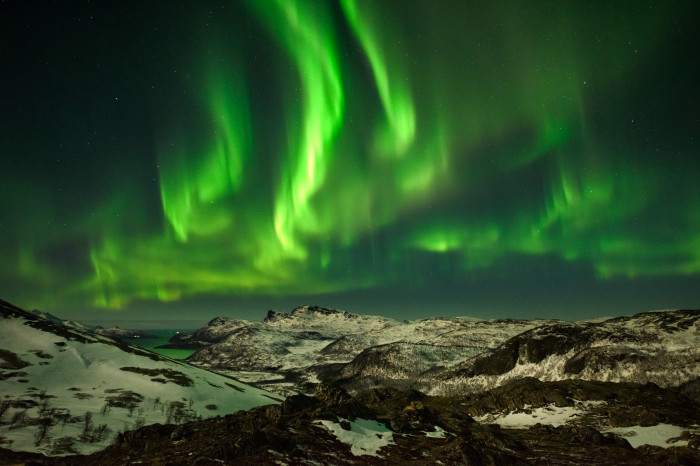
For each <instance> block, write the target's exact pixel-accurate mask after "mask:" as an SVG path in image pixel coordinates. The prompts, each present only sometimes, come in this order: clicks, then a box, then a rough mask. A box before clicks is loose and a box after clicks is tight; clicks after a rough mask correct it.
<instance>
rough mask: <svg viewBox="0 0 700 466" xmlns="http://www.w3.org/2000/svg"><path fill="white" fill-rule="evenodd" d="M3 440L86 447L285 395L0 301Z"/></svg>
mask: <svg viewBox="0 0 700 466" xmlns="http://www.w3.org/2000/svg"><path fill="white" fill-rule="evenodd" d="M0 393H2V399H1V400H0V403H1V404H0V446H3V447H6V448H11V449H13V450H23V451H39V452H43V453H46V454H51V455H64V454H70V453H76V452H77V453H90V452H93V451H98V450H101V449H102V448H104V447H105V446H106V445H109V444H111V443H112V441H113V439H114V438H115V435H116V434H117V433H118V432H122V431H125V430H130V429H134V428H138V427H140V426H143V425H148V424H153V423H175V424H179V423H183V422H187V421H190V420H194V419H199V418H206V417H212V416H216V415H223V414H228V413H232V412H234V411H237V410H241V409H250V408H252V407H255V406H260V405H265V404H271V403H276V402H279V401H281V400H280V399H279V397H275V396H273V395H271V394H270V393H268V392H265V391H263V390H260V389H257V388H253V387H251V386H248V385H245V384H242V383H240V382H238V381H236V380H233V379H231V378H227V377H224V376H221V375H217V374H214V373H211V372H207V371H204V370H201V369H198V368H195V367H192V366H189V365H187V364H184V363H181V362H178V361H174V360H171V359H168V358H165V357H162V356H159V355H157V354H155V353H152V352H149V351H146V350H144V349H142V348H138V347H135V346H131V345H127V344H125V343H122V342H119V341H116V340H112V339H110V338H107V337H104V336H101V335H97V334H95V333H92V332H89V331H86V330H82V329H78V328H76V327H73V326H66V325H63V324H62V323H61V322H60V319H58V322H57V321H56V320H55V319H49V320H47V319H43V318H41V317H39V316H37V315H34V314H32V313H29V312H25V311H23V310H21V309H19V308H17V307H15V306H12V305H11V304H9V303H6V302H4V301H0Z"/></svg>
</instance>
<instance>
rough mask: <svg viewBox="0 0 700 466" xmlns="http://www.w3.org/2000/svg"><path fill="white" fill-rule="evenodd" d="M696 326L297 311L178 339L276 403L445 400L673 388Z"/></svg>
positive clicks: (696, 316) (667, 319) (680, 320)
mask: <svg viewBox="0 0 700 466" xmlns="http://www.w3.org/2000/svg"><path fill="white" fill-rule="evenodd" d="M699 321H700V311H660V312H647V313H642V314H637V315H635V316H627V317H616V318H611V319H601V320H597V321H580V322H565V321H559V320H513V319H501V320H476V319H470V318H430V319H421V320H415V321H403V322H399V321H396V320H392V319H386V318H383V317H378V316H360V315H356V314H352V313H349V312H345V311H338V310H333V309H324V308H319V307H309V306H304V307H300V308H297V309H295V310H293V311H292V312H291V313H280V312H276V311H269V312H268V315H267V317H266V318H265V319H264V320H263V321H262V322H251V321H239V320H237V321H234V320H231V319H226V318H217V319H214V320H212V321H211V322H210V324H209V325H207V326H205V327H203V328H202V329H200V330H198V331H197V332H196V333H195V334H194V335H192V336H191V337H187V336H186V337H185V338H191V339H194V340H196V341H197V342H198V344H200V345H201V346H203V347H202V348H201V349H200V350H199V351H198V352H196V353H195V354H194V355H192V356H191V357H190V358H189V362H191V363H192V364H195V365H201V366H203V367H206V368H211V369H215V370H217V371H223V372H224V373H227V374H229V375H233V376H235V377H238V378H240V379H241V380H244V381H247V382H249V383H253V384H255V385H256V386H259V387H264V388H266V389H269V390H271V391H275V392H278V393H282V394H285V395H289V394H292V393H299V392H309V391H312V390H313V386H314V385H315V384H316V383H318V382H325V383H337V384H340V385H341V386H343V387H344V388H345V389H347V390H349V391H350V392H351V393H357V392H359V391H362V390H365V389H370V388H374V387H387V386H389V387H395V388H399V389H404V388H412V389H417V390H420V391H422V392H424V393H429V394H435V395H444V394H455V393H474V392H480V391H483V390H487V389H491V388H494V387H497V386H500V385H502V384H504V383H506V382H508V381H509V380H513V379H517V378H520V377H537V378H540V379H541V380H548V381H556V380H566V379H584V380H598V381H628V382H638V383H647V382H653V383H656V384H658V385H660V386H664V387H672V386H680V385H682V384H685V383H690V382H692V381H693V380H695V379H696V378H697V374H700V337H699V333H698V332H699V331H698V328H699V324H698V322H699ZM208 342H209V343H208Z"/></svg>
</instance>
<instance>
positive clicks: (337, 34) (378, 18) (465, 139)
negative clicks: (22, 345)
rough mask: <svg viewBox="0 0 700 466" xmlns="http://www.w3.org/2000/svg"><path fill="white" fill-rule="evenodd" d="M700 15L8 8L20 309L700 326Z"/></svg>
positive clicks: (445, 4)
mask: <svg viewBox="0 0 700 466" xmlns="http://www.w3.org/2000/svg"><path fill="white" fill-rule="evenodd" d="M699 12H700V7H698V5H697V4H696V2H692V1H687V2H684V1H675V2H647V1H622V2H545V1H537V2H516V1H489V2H462V1H446V0H444V1H422V0H402V1H388V0H382V1H378V0H375V1H370V0H324V1H307V0H296V1H294V0H248V1H242V0H241V1H201V2H186V1H178V2H155V1H146V2H138V4H136V3H133V4H132V3H128V2H127V3H123V2H87V1H66V2H60V1H59V2H51V3H50V2H21V1H9V2H3V3H2V4H0V18H1V19H0V21H2V30H3V32H2V36H3V40H2V44H3V52H2V53H3V63H5V64H6V65H5V66H4V67H3V68H4V71H3V76H2V78H1V79H2V81H1V82H2V86H1V88H2V93H3V94H2V98H3V100H2V102H3V109H2V114H3V122H4V124H3V127H2V133H1V139H0V140H1V141H2V159H1V162H0V167H1V168H0V195H1V200H0V257H2V260H1V261H0V293H1V294H0V297H2V298H3V299H7V300H10V301H12V302H14V303H15V304H17V305H20V306H25V307H29V308H41V309H43V310H47V311H51V312H53V311H59V312H63V314H64V315H71V313H74V314H75V315H77V316H94V315H97V314H102V313H107V312H110V313H115V314H117V313H119V315H124V316H131V317H133V316H148V317H149V318H168V317H169V316H175V315H177V316H182V315H187V314H188V313H196V312H198V310H201V312H204V310H206V312H215V313H218V314H217V315H221V314H225V313H231V314H236V313H239V314H240V315H244V316H245V315H248V314H246V313H252V314H251V315H255V316H257V315H258V314H259V313H260V312H261V311H263V310H265V309H268V308H272V307H278V308H282V309H286V308H288V307H290V306H293V305H295V304H304V303H307V304H320V305H326V306H329V307H338V308H344V309H347V310H350V311H354V312H367V313H380V314H381V313H383V314H386V315H390V316H392V317H406V318H409V317H417V316H422V317H425V316H431V315H473V316H479V317H518V316H535V315H537V316H548V317H560V318H578V317H589V316H597V315H614V314H621V313H630V312H641V311H645V310H650V309H658V308H677V307H693V306H694V307H697V305H698V297H699V296H700V295H699V294H698V291H697V290H698V289H700V183H699V182H698V179H699V178H700V141H699V138H700V98H699V93H698V85H697V83H698V82H700V73H698V64H697V46H698V40H697V39H698V38H697V32H696V31H695V29H696V28H697V24H700V23H699V22H698V20H700V14H699ZM212 303H214V304H212ZM217 306H218V307H217ZM210 316H211V314H207V315H206V316H204V318H208V317H210Z"/></svg>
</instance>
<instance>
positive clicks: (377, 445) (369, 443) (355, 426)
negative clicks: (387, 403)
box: [315, 418, 394, 456]
mask: <svg viewBox="0 0 700 466" xmlns="http://www.w3.org/2000/svg"><path fill="white" fill-rule="evenodd" d="M341 421H345V419H341ZM315 422H316V423H318V424H321V425H322V426H323V427H325V428H326V430H328V431H329V432H331V433H332V434H333V435H335V437H336V438H337V439H338V440H340V441H341V442H343V443H345V444H346V445H350V451H351V452H352V454H353V455H355V456H361V455H370V456H379V453H378V452H379V450H380V449H381V448H383V447H385V446H387V445H393V444H394V433H393V432H392V431H391V430H389V429H387V428H386V426H385V425H384V424H382V423H380V422H377V421H373V420H368V419H360V418H357V419H355V421H353V422H350V430H345V429H343V427H342V426H341V425H340V422H333V421H327V420H319V421H315Z"/></svg>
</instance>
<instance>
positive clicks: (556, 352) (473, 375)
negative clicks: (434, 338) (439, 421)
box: [414, 310, 700, 394]
mask: <svg viewBox="0 0 700 466" xmlns="http://www.w3.org/2000/svg"><path fill="white" fill-rule="evenodd" d="M699 376H700V310H678V311H662V312H646V313H641V314H636V315H634V316H626V317H616V318H613V319H608V320H605V321H602V322H574V323H571V322H558V323H551V324H547V325H542V326H539V327H536V328H533V329H531V330H529V331H526V332H523V333H521V334H519V335H516V336H514V337H513V338H510V339H508V340H507V341H505V342H504V343H502V344H501V345H500V346H498V347H497V348H495V349H493V350H490V351H486V352H484V353H482V354H480V355H478V356H476V357H473V358H470V359H466V360H465V361H463V362H462V363H460V364H459V365H458V366H455V367H450V368H445V369H440V370H432V371H429V372H427V373H426V374H424V375H423V376H421V377H419V378H418V379H417V380H416V384H415V387H414V388H417V389H419V390H423V391H425V392H426V393H432V394H441V393H454V392H465V393H472V392H480V391H484V390H488V389H491V388H494V387H498V386H500V385H503V384H504V383H506V382H508V381H510V380H514V379H518V378H522V377H536V378H538V379H540V380H542V381H556V380H566V379H583V380H596V381H605V382H634V383H640V384H645V383H649V382H651V383H654V384H656V385H659V386H662V387H677V386H681V385H683V384H686V383H690V382H693V381H695V380H697V379H698V377H699Z"/></svg>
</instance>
